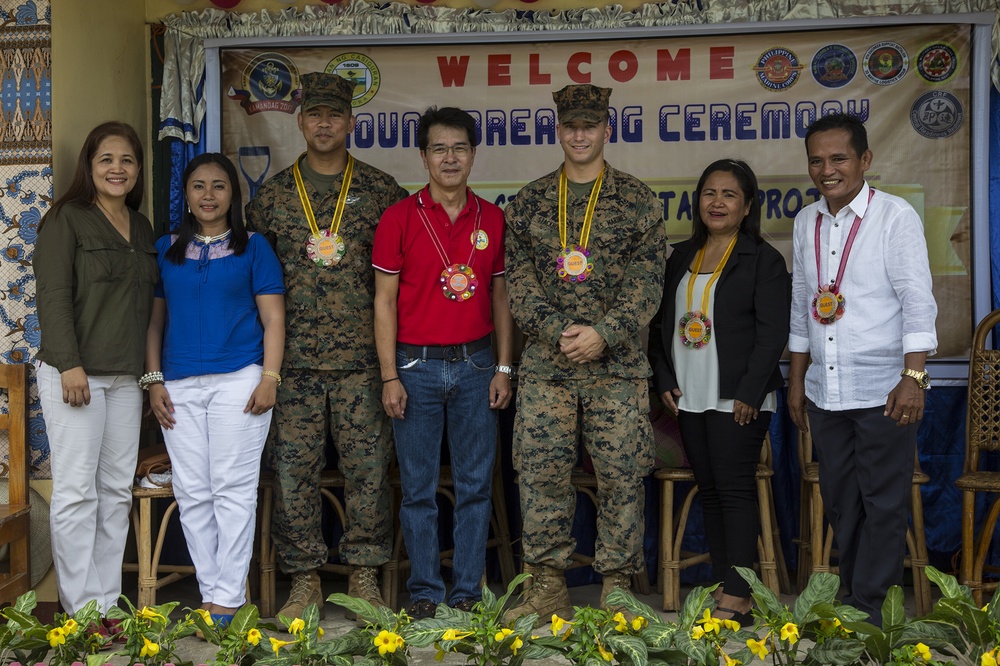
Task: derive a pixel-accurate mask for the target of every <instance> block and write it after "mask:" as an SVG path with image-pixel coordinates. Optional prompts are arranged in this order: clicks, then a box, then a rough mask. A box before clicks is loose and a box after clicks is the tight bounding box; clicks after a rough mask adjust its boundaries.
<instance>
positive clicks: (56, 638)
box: [45, 627, 66, 647]
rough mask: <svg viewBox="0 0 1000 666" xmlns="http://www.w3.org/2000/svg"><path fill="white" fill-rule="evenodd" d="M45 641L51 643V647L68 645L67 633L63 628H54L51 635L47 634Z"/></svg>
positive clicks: (50, 632)
mask: <svg viewBox="0 0 1000 666" xmlns="http://www.w3.org/2000/svg"><path fill="white" fill-rule="evenodd" d="M45 639H46V640H47V641H48V642H49V646H51V647H57V646H59V645H65V644H66V632H65V631H64V630H63V628H62V627H53V628H52V630H50V631H49V633H47V634H45Z"/></svg>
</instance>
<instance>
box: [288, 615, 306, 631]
mask: <svg viewBox="0 0 1000 666" xmlns="http://www.w3.org/2000/svg"><path fill="white" fill-rule="evenodd" d="M305 628H306V622H305V620H303V619H302V618H301V617H297V618H295V619H294V620H292V623H291V624H289V625H288V633H290V634H301V633H302V630H303V629H305Z"/></svg>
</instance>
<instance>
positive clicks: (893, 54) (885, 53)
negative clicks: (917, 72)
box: [861, 42, 910, 86]
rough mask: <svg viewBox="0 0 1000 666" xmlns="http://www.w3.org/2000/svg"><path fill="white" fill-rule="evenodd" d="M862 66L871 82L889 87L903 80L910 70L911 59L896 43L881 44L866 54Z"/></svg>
mask: <svg viewBox="0 0 1000 666" xmlns="http://www.w3.org/2000/svg"><path fill="white" fill-rule="evenodd" d="M861 66H862V68H863V69H864V70H865V76H867V77H868V80H869V81H871V82H872V83H874V84H875V85H879V86H889V85H892V84H893V83H895V82H896V81H899V80H900V79H901V78H903V76H904V75H905V74H906V70H907V69H909V68H910V59H909V58H908V57H907V55H906V50H905V49H904V48H903V47H902V46H900V45H899V44H897V43H896V42H879V43H878V44H875V45H874V46H872V47H871V48H870V49H868V50H867V51H866V52H865V57H864V59H863V60H862V61H861Z"/></svg>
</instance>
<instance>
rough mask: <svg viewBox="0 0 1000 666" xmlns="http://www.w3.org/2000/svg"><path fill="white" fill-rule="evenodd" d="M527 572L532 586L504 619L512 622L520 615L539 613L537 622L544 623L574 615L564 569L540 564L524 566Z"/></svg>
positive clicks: (506, 621)
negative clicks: (555, 617) (554, 618)
mask: <svg viewBox="0 0 1000 666" xmlns="http://www.w3.org/2000/svg"><path fill="white" fill-rule="evenodd" d="M524 570H525V573H531V574H532V579H531V587H529V588H528V590H527V592H525V594H524V597H523V599H522V601H521V603H520V604H518V605H517V606H514V607H513V608H511V609H510V610H508V611H507V612H506V613H504V615H503V621H504V622H505V623H507V624H510V623H511V622H513V621H514V620H516V619H517V618H519V617H523V616H525V615H531V614H532V613H535V614H537V615H538V621H537V622H536V623H535V624H536V625H537V624H544V623H546V622H549V621H550V620H551V619H552V616H553V615H558V616H559V617H561V618H563V619H564V620H568V619H570V618H571V617H572V616H573V605H572V604H571V603H570V601H569V590H567V589H566V577H565V576H564V575H563V571H562V569H556V568H554V567H547V566H543V565H539V564H535V565H529V564H525V566H524Z"/></svg>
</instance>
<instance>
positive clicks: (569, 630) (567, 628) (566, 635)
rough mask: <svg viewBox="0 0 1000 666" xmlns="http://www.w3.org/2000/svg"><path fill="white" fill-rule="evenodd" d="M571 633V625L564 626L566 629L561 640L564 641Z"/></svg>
mask: <svg viewBox="0 0 1000 666" xmlns="http://www.w3.org/2000/svg"><path fill="white" fill-rule="evenodd" d="M572 635H573V627H572V626H570V627H566V631H564V632H563V635H562V640H563V641H565V640H567V639H568V638H569V637H570V636H572Z"/></svg>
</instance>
